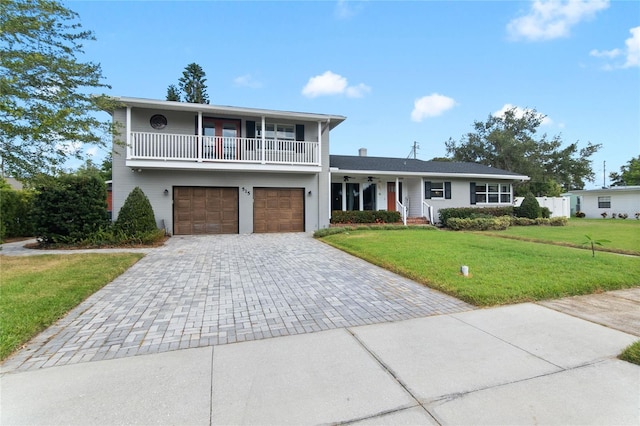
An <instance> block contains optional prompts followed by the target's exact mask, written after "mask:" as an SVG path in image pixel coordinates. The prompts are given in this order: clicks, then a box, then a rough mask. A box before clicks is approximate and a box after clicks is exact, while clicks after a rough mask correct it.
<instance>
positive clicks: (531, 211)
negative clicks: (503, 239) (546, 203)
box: [516, 192, 541, 219]
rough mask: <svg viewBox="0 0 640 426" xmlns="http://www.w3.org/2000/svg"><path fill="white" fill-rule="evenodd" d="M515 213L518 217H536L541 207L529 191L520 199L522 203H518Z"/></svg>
mask: <svg viewBox="0 0 640 426" xmlns="http://www.w3.org/2000/svg"><path fill="white" fill-rule="evenodd" d="M516 215H517V216H518V217H527V218H529V219H537V218H539V217H540V216H541V209H540V204H539V203H538V200H536V197H535V196H534V195H533V194H532V193H531V192H529V193H527V195H526V196H525V197H524V200H522V204H520V208H518V210H517V213H516Z"/></svg>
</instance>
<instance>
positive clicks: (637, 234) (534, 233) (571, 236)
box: [487, 218, 640, 255]
mask: <svg viewBox="0 0 640 426" xmlns="http://www.w3.org/2000/svg"><path fill="white" fill-rule="evenodd" d="M487 233H490V234H492V235H496V236H500V237H504V238H513V239H520V240H522V241H531V242H544V243H549V244H557V245H562V246H565V247H576V248H585V249H586V248H589V247H588V246H587V245H583V243H584V242H585V241H586V240H587V238H586V237H585V235H589V236H590V237H591V238H593V239H594V240H609V241H610V242H608V243H604V244H603V246H601V247H596V250H598V251H608V252H612V253H622V254H632V255H640V221H639V220H629V219H626V220H624V219H576V218H573V219H570V220H569V224H568V225H567V226H511V227H509V229H506V230H504V231H489V232H487Z"/></svg>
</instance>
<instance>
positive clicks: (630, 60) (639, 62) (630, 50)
mask: <svg viewBox="0 0 640 426" xmlns="http://www.w3.org/2000/svg"><path fill="white" fill-rule="evenodd" d="M629 32H630V33H631V37H629V38H628V39H627V40H626V41H625V42H624V44H625V45H626V46H627V52H626V54H627V61H626V62H625V63H624V65H623V68H630V67H637V66H640V27H635V28H631V29H630V30H629Z"/></svg>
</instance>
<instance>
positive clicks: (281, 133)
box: [256, 123, 296, 141]
mask: <svg viewBox="0 0 640 426" xmlns="http://www.w3.org/2000/svg"><path fill="white" fill-rule="evenodd" d="M264 128H265V132H264V137H265V139H280V140H287V141H294V140H296V131H295V126H294V125H293V124H273V123H267V124H265V126H264ZM261 137H262V125H260V124H256V138H261Z"/></svg>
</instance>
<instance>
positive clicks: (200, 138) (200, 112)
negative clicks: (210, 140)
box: [198, 111, 204, 163]
mask: <svg viewBox="0 0 640 426" xmlns="http://www.w3.org/2000/svg"><path fill="white" fill-rule="evenodd" d="M203 143H204V141H203V140H202V111H198V163H202V145H203Z"/></svg>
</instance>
